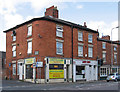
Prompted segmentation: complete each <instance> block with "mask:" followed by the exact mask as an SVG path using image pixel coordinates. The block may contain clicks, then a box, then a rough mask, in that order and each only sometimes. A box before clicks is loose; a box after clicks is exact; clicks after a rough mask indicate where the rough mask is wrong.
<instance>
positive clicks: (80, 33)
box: [78, 31, 83, 41]
mask: <svg viewBox="0 0 120 92" xmlns="http://www.w3.org/2000/svg"><path fill="white" fill-rule="evenodd" d="M78 41H83V33H82V32H80V31H78Z"/></svg>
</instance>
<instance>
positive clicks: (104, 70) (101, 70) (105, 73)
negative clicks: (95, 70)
mask: <svg viewBox="0 0 120 92" xmlns="http://www.w3.org/2000/svg"><path fill="white" fill-rule="evenodd" d="M100 76H107V68H100Z"/></svg>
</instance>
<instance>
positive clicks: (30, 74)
mask: <svg viewBox="0 0 120 92" xmlns="http://www.w3.org/2000/svg"><path fill="white" fill-rule="evenodd" d="M34 63H35V58H27V59H25V64H24V79H25V81H31V82H32V81H33V82H34V79H35V72H36V71H35V68H34V67H33V65H34Z"/></svg>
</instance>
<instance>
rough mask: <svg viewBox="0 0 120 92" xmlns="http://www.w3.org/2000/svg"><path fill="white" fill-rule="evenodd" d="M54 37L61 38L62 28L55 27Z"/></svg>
mask: <svg viewBox="0 0 120 92" xmlns="http://www.w3.org/2000/svg"><path fill="white" fill-rule="evenodd" d="M56 36H57V37H63V26H60V25H56Z"/></svg>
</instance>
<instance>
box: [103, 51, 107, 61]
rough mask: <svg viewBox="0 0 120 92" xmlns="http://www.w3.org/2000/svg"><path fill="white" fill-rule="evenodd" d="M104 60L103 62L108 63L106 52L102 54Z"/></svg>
mask: <svg viewBox="0 0 120 92" xmlns="http://www.w3.org/2000/svg"><path fill="white" fill-rule="evenodd" d="M104 56H105V57H104ZM102 58H103V62H106V53H105V52H103V53H102Z"/></svg>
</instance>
